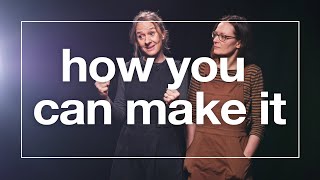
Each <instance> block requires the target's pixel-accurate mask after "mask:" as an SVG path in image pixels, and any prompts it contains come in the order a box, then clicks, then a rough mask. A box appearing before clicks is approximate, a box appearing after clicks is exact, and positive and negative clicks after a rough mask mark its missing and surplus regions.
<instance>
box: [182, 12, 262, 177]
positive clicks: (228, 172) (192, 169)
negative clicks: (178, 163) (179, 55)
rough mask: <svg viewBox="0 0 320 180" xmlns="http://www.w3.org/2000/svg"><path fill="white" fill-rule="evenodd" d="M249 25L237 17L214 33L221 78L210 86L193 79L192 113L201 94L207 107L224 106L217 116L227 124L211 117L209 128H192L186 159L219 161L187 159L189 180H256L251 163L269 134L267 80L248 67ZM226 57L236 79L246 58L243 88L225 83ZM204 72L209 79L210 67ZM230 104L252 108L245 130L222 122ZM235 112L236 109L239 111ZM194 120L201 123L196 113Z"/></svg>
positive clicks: (206, 125)
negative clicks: (264, 118)
mask: <svg viewBox="0 0 320 180" xmlns="http://www.w3.org/2000/svg"><path fill="white" fill-rule="evenodd" d="M245 20H246V19H245V18H243V17H240V16H236V15H233V16H226V17H223V18H222V19H221V22H220V23H218V24H217V25H216V26H215V27H214V30H213V32H212V39H213V45H212V49H211V57H212V59H213V60H214V61H215V62H216V63H217V66H218V71H217V76H216V78H215V79H214V80H212V81H210V82H198V81H196V80H195V79H194V78H192V79H191V82H190V87H189V93H188V99H189V101H190V102H191V103H192V105H193V106H192V108H194V109H195V108H196V92H197V91H202V92H203V93H204V106H206V105H208V104H209V103H210V102H211V101H212V100H219V103H218V104H217V105H216V106H214V107H213V109H212V111H213V113H214V114H215V115H216V117H217V118H218V120H219V121H220V122H221V124H219V125H216V124H214V125H213V124H212V123H211V121H210V120H209V118H208V117H207V116H205V117H204V124H202V125H195V124H192V125H188V127H187V139H188V141H187V146H188V149H187V155H186V156H187V157H217V158H187V159H186V160H185V167H186V169H187V170H188V172H189V180H200V179H201V180H212V179H214V180H219V179H221V180H222V179H223V180H225V179H252V175H251V173H250V166H251V160H250V157H251V156H253V154H254V153H255V151H256V149H257V147H258V145H259V143H260V139H261V138H262V136H263V132H264V127H263V125H261V117H260V116H261V115H260V111H261V109H260V108H261V106H260V103H261V96H260V94H261V92H262V91H263V78H262V72H261V69H260V68H259V67H258V66H257V65H255V64H252V63H251V62H249V61H248V60H251V59H250V58H249V57H248V54H249V49H248V48H249V43H250V41H249V40H250V38H249V36H250V34H251V33H250V28H249V24H248V23H247V22H243V21H245ZM223 57H226V58H228V60H227V67H228V74H229V75H230V76H234V75H235V74H236V72H237V57H243V58H244V61H245V63H244V64H245V66H244V81H243V82H237V81H234V82H224V81H222V79H221V76H220V67H219V64H220V63H219V62H220V58H223ZM199 71H200V74H202V76H206V75H208V74H209V73H210V67H209V65H208V64H201V66H200V68H199ZM229 100H238V101H240V102H242V103H243V104H244V105H245V107H246V115H245V120H244V121H243V122H242V123H241V124H239V125H229V124H227V123H225V122H224V120H223V119H222V116H221V108H222V105H223V104H224V103H225V102H227V101H229ZM194 109H193V112H194V111H195V110H194ZM229 109H233V106H231V107H230V108H229ZM235 109H237V108H235ZM239 117H241V115H240V114H239V115H237V114H232V115H230V119H238V118H239ZM192 118H193V121H195V119H196V117H195V113H193V117H192ZM223 157H240V158H223ZM241 157H242V158H241Z"/></svg>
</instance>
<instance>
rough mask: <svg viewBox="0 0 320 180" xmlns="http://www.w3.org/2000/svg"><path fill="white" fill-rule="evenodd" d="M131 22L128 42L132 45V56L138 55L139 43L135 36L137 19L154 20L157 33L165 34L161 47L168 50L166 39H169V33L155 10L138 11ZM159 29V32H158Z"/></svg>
mask: <svg viewBox="0 0 320 180" xmlns="http://www.w3.org/2000/svg"><path fill="white" fill-rule="evenodd" d="M133 21H134V22H133V23H132V27H131V30H130V34H129V36H130V42H131V44H132V45H133V56H134V57H139V51H140V50H139V45H138V42H137V36H136V27H137V24H138V22H137V21H154V22H152V23H153V24H154V26H155V27H156V30H157V32H158V33H159V34H165V36H164V39H163V40H162V49H164V50H169V49H170V48H169V47H168V41H169V33H168V30H167V29H166V27H165V26H164V23H163V22H162V18H161V17H160V16H159V15H158V14H157V13H155V12H152V11H140V12H139V14H138V15H136V17H134V19H133ZM159 30H160V31H161V32H159Z"/></svg>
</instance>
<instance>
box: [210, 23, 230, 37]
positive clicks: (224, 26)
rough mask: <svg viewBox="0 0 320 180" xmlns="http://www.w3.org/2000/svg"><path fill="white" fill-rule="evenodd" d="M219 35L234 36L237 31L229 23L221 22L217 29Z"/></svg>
mask: <svg viewBox="0 0 320 180" xmlns="http://www.w3.org/2000/svg"><path fill="white" fill-rule="evenodd" d="M215 31H216V32H217V33H223V34H226V35H233V34H234V32H235V29H234V27H233V25H232V24H231V23H229V22H221V23H219V24H218V26H217V28H216V29H215Z"/></svg>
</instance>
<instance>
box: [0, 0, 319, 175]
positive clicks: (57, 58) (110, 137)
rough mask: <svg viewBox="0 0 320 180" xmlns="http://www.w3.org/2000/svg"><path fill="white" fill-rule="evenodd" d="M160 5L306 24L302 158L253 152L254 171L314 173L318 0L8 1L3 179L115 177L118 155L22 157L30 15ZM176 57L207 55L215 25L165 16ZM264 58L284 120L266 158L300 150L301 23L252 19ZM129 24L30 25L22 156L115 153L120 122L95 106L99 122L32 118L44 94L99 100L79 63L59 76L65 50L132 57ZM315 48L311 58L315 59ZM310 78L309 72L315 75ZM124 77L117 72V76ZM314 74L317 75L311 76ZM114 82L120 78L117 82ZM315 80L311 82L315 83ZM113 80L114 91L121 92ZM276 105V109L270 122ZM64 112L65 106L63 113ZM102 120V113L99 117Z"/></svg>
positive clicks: (175, 11) (1, 18) (181, 14)
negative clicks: (105, 120)
mask: <svg viewBox="0 0 320 180" xmlns="http://www.w3.org/2000/svg"><path fill="white" fill-rule="evenodd" d="M145 9H148V10H153V11H158V12H159V14H160V15H161V16H162V17H163V19H164V20H208V21H211V20H218V19H219V18H220V17H221V16H222V15H225V14H239V15H243V16H246V17H247V18H248V19H249V20H261V21H266V20H275V21H280V20H295V21H300V23H301V63H300V65H301V66H300V68H301V114H302V116H301V146H300V147H301V158H300V159H295V158H294V159H288V158H287V159H275V158H271V159H270V158H265V159H264V158H263V159H255V160H254V174H255V177H256V179H305V178H306V177H308V179H310V177H312V178H316V176H317V174H316V166H314V165H313V164H311V160H312V159H314V160H315V159H316V150H315V147H317V146H318V144H317V138H316V137H317V136H316V130H314V129H312V128H314V127H316V125H315V124H314V123H315V120H316V119H317V118H316V116H315V115H314V114H315V113H314V110H313V109H311V107H313V106H315V104H316V97H317V95H316V82H317V81H314V79H315V78H316V76H315V77H312V76H311V73H312V72H314V71H316V69H315V68H316V66H315V65H314V64H315V63H314V62H315V61H317V60H316V59H315V58H314V54H315V53H317V52H316V49H315V41H316V35H315V33H316V32H317V31H316V28H317V22H316V19H315V14H316V9H315V6H313V4H312V3H310V2H309V3H302V2H292V1H290V2H279V1H277V2H270V1H268V2H251V3H249V2H240V1H234V2H231V1H230V2H203V3H200V2H185V1H172V2H169V1H157V2H151V1H150V2H149V1H137V2H120V1H114V2H112V1H108V2H90V3H89V2H87V3H85V2H81V1H77V2H58V1H44V2H43V1H29V2H28V3H27V2H24V1H10V2H4V1H1V4H0V23H1V26H0V34H1V36H0V37H1V42H0V43H1V44H0V48H1V49H0V53H1V56H0V60H1V61H0V68H1V69H0V70H1V73H0V74H1V76H0V80H1V88H0V93H1V94H0V97H1V103H0V107H1V109H0V110H1V115H0V116H1V119H0V122H1V126H0V140H1V146H0V147H1V148H0V152H1V153H0V154H1V155H0V178H1V179H108V178H107V177H108V175H109V170H110V167H111V162H112V159H46V158H45V159H35V158H32V159H21V158H20V128H21V127H20V103H21V101H20V30H21V29H20V21H22V20H25V21H27V20H60V21H62V20H131V19H132V18H133V17H134V15H136V14H137V13H138V12H139V11H140V10H145ZM166 25H167V27H168V29H169V31H170V46H171V49H172V50H171V54H170V55H171V56H173V57H174V58H176V59H182V58H183V57H188V56H189V57H192V59H193V60H194V59H196V58H197V57H200V56H208V52H209V50H210V47H211V39H210V32H211V30H212V27H213V25H214V23H167V24H166ZM252 26H253V36H254V43H255V46H254V48H253V52H254V54H255V57H256V58H255V59H256V63H257V64H258V65H260V66H261V68H262V70H263V74H264V79H265V89H266V90H268V91H269V97H270V96H271V94H273V93H282V96H283V99H285V100H287V105H286V106H285V107H284V108H283V117H285V118H287V125H286V126H282V127H281V126H279V125H275V124H274V123H272V122H270V125H268V126H267V131H266V135H265V138H264V140H263V142H262V144H261V147H260V149H259V151H258V152H257V155H258V156H269V157H274V156H279V157H282V156H297V155H298V144H297V143H298V134H297V131H298V126H297V124H298V122H297V121H298V102H297V99H298V97H297V94H298V92H297V87H298V84H297V80H298V78H297V76H298V71H297V69H298V62H297V56H298V41H297V38H298V37H297V34H298V31H297V23H252ZM129 28H130V23H92V24H91V23H90V24H83V23H81V24H78V23H76V24H61V23H23V44H22V45H23V52H22V53H23V60H24V61H23V77H22V80H23V84H22V86H23V96H22V97H23V99H22V100H23V104H22V105H23V114H22V115H23V124H22V125H23V126H22V129H23V156H112V153H113V150H114V146H115V143H116V140H117V136H118V133H119V128H120V123H119V122H112V126H105V125H103V124H102V120H101V112H97V124H96V125H94V126H92V125H91V126H89V125H84V126H71V127H67V126H65V125H62V124H61V123H56V124H54V125H52V126H47V127H44V126H42V125H40V124H39V123H37V122H36V121H35V120H34V118H33V117H32V116H33V108H34V105H35V104H36V103H37V102H39V101H40V100H43V99H52V100H54V101H56V102H57V103H58V104H61V103H62V102H63V101H66V100H68V99H79V100H81V101H82V102H86V101H87V100H97V99H99V98H100V97H99V96H98V94H97V92H96V90H95V88H94V85H93V83H94V81H93V80H92V79H91V78H90V76H89V75H88V80H87V82H86V83H79V82H77V78H78V75H77V72H76V71H77V69H76V68H73V69H72V72H73V73H72V75H71V79H72V81H71V82H70V83H63V82H62V80H61V75H62V73H61V69H62V68H61V61H62V56H61V51H62V48H70V49H71V55H72V56H81V57H83V58H84V59H86V60H87V63H88V64H89V63H90V61H92V60H93V59H94V58H95V57H98V56H107V57H110V58H112V59H114V58H115V57H119V56H123V57H125V58H131V53H132V49H131V46H130V44H129V42H128V31H129ZM311 56H312V57H313V58H312V59H311ZM309 78H310V79H309ZM115 80H116V79H115ZM312 80H313V81H312ZM114 82H115V81H113V82H112V84H114ZM311 82H315V83H312V85H313V86H309V88H307V86H308V85H311ZM114 87H115V86H112V88H113V89H112V90H111V93H112V95H113V94H114V92H115V91H116V89H115V88H114ZM272 110H273V109H272V108H271V109H270V110H269V111H270V114H269V117H271V118H270V119H271V120H272V119H273V118H272V117H273V116H272ZM57 113H61V112H59V111H58V112H57ZM99 119H100V121H99Z"/></svg>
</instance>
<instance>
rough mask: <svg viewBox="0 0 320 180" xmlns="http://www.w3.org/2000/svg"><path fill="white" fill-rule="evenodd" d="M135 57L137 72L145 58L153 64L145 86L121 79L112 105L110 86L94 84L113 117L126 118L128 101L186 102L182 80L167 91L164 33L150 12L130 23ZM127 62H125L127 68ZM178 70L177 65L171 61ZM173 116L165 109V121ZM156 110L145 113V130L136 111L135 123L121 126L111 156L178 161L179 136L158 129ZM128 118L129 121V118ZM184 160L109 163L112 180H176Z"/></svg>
mask: <svg viewBox="0 0 320 180" xmlns="http://www.w3.org/2000/svg"><path fill="white" fill-rule="evenodd" d="M130 39H131V43H132V44H133V47H134V56H135V57H139V58H140V63H141V65H142V67H144V66H145V64H146V61H147V60H148V58H154V63H153V65H152V69H151V72H150V75H149V78H148V80H147V82H140V81H139V78H138V76H137V73H136V72H135V73H134V75H133V78H132V81H131V82H124V81H123V79H122V78H121V77H119V80H118V87H117V92H116V96H115V99H114V101H111V100H110V98H109V96H108V89H109V84H110V83H109V82H106V83H101V82H96V84H95V85H96V87H97V89H98V91H99V92H100V94H101V95H103V96H105V97H106V99H107V100H108V101H109V102H110V104H111V106H112V108H111V109H112V117H115V116H116V117H117V119H125V118H126V110H127V109H126V103H127V101H128V100H133V101H138V100H146V101H147V102H151V101H152V100H163V101H164V102H165V103H166V104H170V103H171V102H172V101H173V100H176V99H178V98H179V99H186V98H187V80H186V79H184V81H183V83H182V85H181V86H180V88H179V89H178V90H170V89H167V87H168V84H172V83H173V77H172V75H171V72H170V69H169V66H168V64H167V62H166V56H165V54H164V50H166V49H168V45H167V42H168V31H167V30H166V28H165V26H164V24H163V22H162V19H161V18H160V17H159V16H158V15H157V14H156V13H155V12H150V11H142V12H140V13H139V14H138V15H137V16H136V17H135V18H134V22H133V24H132V29H131V31H130ZM129 65H130V62H128V63H127V67H128V66H129ZM176 65H177V66H180V63H179V62H176ZM171 111H172V109H169V108H168V106H166V118H167V117H168V114H169V113H170V112H171ZM158 113H161V112H158V110H157V108H155V107H152V108H150V125H144V124H143V108H142V107H136V108H135V117H134V120H135V124H134V125H127V123H124V125H123V127H122V129H121V132H120V136H119V139H118V143H117V146H116V150H115V156H116V157H161V156H163V157H183V156H184V151H183V149H182V145H181V143H182V142H181V139H180V138H179V133H178V131H177V129H176V128H175V127H174V125H172V124H170V123H169V122H167V124H166V125H161V124H158ZM131 118H132V117H131ZM182 169H183V159H173V158H169V159H164V158H146V159H139V158H129V159H128V158H121V159H114V160H113V164H112V169H111V176H110V179H111V180H126V179H128V180H150V179H153V180H157V179H158V180H163V179H166V180H178V179H182Z"/></svg>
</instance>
